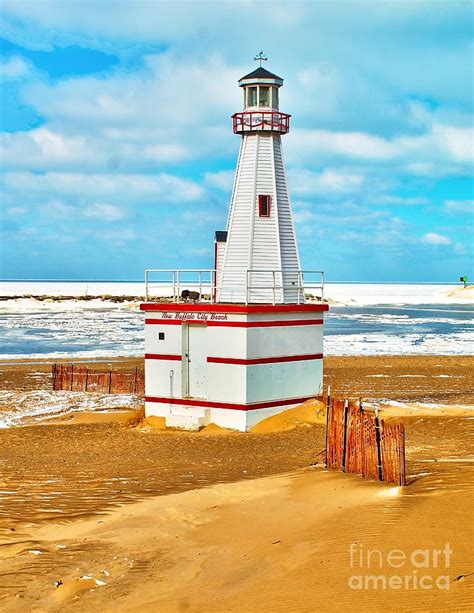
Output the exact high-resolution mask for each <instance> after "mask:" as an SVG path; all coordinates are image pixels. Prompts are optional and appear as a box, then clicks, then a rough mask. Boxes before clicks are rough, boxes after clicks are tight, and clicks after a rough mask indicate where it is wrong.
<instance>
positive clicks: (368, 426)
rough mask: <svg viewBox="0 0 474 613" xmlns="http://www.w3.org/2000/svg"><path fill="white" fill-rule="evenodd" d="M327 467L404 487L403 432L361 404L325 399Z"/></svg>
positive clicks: (394, 424) (400, 427) (398, 426)
mask: <svg viewBox="0 0 474 613" xmlns="http://www.w3.org/2000/svg"><path fill="white" fill-rule="evenodd" d="M326 466H327V468H331V469H334V470H341V471H343V472H347V473H357V474H359V475H361V476H362V477H364V478H366V479H376V480H379V481H385V482H387V483H397V484H398V485H405V484H406V476H405V429H404V427H403V425H402V424H396V423H387V422H385V421H383V420H381V419H379V417H378V414H377V413H373V412H369V411H366V410H364V409H363V407H362V403H353V402H349V401H347V400H338V399H330V398H328V404H327V416H326Z"/></svg>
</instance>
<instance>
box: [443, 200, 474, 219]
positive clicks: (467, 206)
mask: <svg viewBox="0 0 474 613" xmlns="http://www.w3.org/2000/svg"><path fill="white" fill-rule="evenodd" d="M444 209H445V211H446V212H448V213H453V214H457V213H459V214H464V213H467V214H468V215H473V214H474V200H445V202H444Z"/></svg>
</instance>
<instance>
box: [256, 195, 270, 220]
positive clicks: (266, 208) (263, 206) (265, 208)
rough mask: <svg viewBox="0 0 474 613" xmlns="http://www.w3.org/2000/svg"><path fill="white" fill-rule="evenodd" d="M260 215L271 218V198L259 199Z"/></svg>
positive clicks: (261, 197)
mask: <svg viewBox="0 0 474 613" xmlns="http://www.w3.org/2000/svg"><path fill="white" fill-rule="evenodd" d="M258 215H259V217H270V196H259V197H258Z"/></svg>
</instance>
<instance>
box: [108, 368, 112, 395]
mask: <svg viewBox="0 0 474 613" xmlns="http://www.w3.org/2000/svg"><path fill="white" fill-rule="evenodd" d="M111 392H112V371H111V370H110V371H109V394H110V393H111Z"/></svg>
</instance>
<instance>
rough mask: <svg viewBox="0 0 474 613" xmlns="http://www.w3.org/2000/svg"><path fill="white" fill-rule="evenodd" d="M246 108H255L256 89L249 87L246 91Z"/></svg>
mask: <svg viewBox="0 0 474 613" xmlns="http://www.w3.org/2000/svg"><path fill="white" fill-rule="evenodd" d="M247 106H257V88H256V87H249V88H248V89H247Z"/></svg>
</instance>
